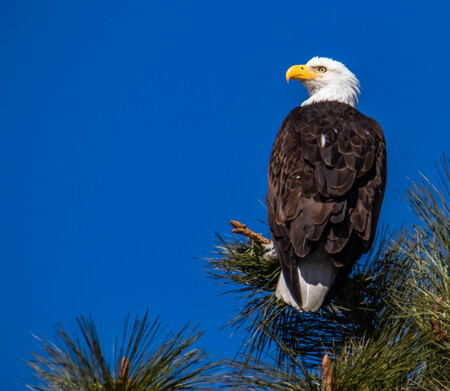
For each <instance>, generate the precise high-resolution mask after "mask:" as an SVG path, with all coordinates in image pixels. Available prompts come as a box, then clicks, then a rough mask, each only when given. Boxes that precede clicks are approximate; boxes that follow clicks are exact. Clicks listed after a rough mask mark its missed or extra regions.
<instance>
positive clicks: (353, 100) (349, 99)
mask: <svg viewBox="0 0 450 391" xmlns="http://www.w3.org/2000/svg"><path fill="white" fill-rule="evenodd" d="M356 82H357V81H356ZM305 87H306V89H307V90H308V94H309V99H307V100H305V101H304V102H303V103H302V106H306V105H310V104H311V103H316V102H323V101H336V102H341V103H347V104H348V105H350V106H353V107H356V105H357V104H358V94H359V88H358V84H357V83H348V84H333V85H329V86H321V87H320V88H315V86H314V85H307V84H306V83H305Z"/></svg>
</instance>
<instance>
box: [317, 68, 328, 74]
mask: <svg viewBox="0 0 450 391" xmlns="http://www.w3.org/2000/svg"><path fill="white" fill-rule="evenodd" d="M326 71H327V68H325V67H317V72H320V73H325V72H326Z"/></svg>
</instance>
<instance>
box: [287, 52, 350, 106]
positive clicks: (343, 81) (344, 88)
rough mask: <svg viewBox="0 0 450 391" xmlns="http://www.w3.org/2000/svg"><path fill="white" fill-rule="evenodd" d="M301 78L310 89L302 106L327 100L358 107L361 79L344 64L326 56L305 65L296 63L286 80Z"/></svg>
mask: <svg viewBox="0 0 450 391" xmlns="http://www.w3.org/2000/svg"><path fill="white" fill-rule="evenodd" d="M289 79H294V80H299V81H301V82H302V83H303V85H304V86H305V87H306V89H307V90H308V94H309V99H307V100H305V101H304V102H303V103H302V106H304V105H308V104H311V103H314V102H321V101H326V100H332V101H338V102H342V103H347V104H349V105H351V106H353V107H356V105H357V103H358V94H359V81H358V79H357V78H356V77H355V75H354V74H353V73H352V72H350V71H349V70H348V69H347V68H346V67H345V65H344V64H342V63H341V62H339V61H334V60H332V59H330V58H325V57H314V58H312V59H311V60H309V61H308V63H307V64H305V65H294V66H292V67H290V68H289V69H288V71H287V72H286V80H287V81H288V82H289Z"/></svg>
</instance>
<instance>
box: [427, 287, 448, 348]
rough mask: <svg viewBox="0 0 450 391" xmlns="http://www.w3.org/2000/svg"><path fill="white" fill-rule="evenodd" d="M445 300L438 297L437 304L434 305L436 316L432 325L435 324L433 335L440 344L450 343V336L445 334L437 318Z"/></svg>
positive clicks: (432, 320)
mask: <svg viewBox="0 0 450 391" xmlns="http://www.w3.org/2000/svg"><path fill="white" fill-rule="evenodd" d="M442 300H443V298H442V296H441V297H438V298H437V299H436V303H435V304H434V313H435V314H436V315H433V318H432V319H431V323H432V324H433V333H434V335H435V336H436V339H437V340H438V341H439V342H446V341H448V335H447V333H446V332H445V330H444V328H443V327H442V325H441V323H440V322H439V320H438V318H437V314H438V312H439V307H440V305H439V304H440V303H441V302H442Z"/></svg>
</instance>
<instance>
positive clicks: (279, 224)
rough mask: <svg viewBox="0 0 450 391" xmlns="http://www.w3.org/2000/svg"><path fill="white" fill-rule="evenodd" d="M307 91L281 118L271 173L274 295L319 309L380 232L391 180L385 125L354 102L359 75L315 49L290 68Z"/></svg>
mask: <svg viewBox="0 0 450 391" xmlns="http://www.w3.org/2000/svg"><path fill="white" fill-rule="evenodd" d="M286 79H287V81H288V82H289V80H290V79H294V80H299V81H301V82H302V83H303V85H304V86H305V87H306V89H307V91H308V94H309V99H307V100H305V101H304V102H303V103H302V105H301V106H300V107H296V108H294V109H293V110H292V111H291V112H290V113H289V115H288V116H287V117H286V119H285V120H284V121H283V123H282V125H281V128H280V130H279V132H278V135H277V137H276V139H275V143H274V145H273V149H272V155H271V157H270V161H269V174H268V195H267V206H268V222H269V227H270V231H271V235H272V239H273V244H274V247H275V249H276V252H277V253H278V258H279V260H280V263H281V275H280V278H279V281H278V285H277V289H276V295H277V297H278V298H280V299H283V300H284V301H285V302H287V303H288V304H290V305H292V306H293V307H295V308H297V309H299V310H301V311H317V310H318V309H319V308H320V307H321V305H322V304H323V303H326V302H328V301H329V300H330V299H331V298H332V296H333V295H334V294H335V292H336V289H338V288H339V286H340V285H341V284H342V283H343V282H344V281H345V280H346V279H347V277H348V275H349V273H350V271H351V268H352V266H353V265H354V264H355V262H356V261H357V260H358V259H359V258H360V257H361V255H362V254H363V253H365V252H367V251H368V250H369V249H370V247H371V245H372V243H373V240H374V236H375V230H376V227H377V222H378V217H379V214H380V209H381V204H382V201H383V196H384V189H385V185H386V144H385V141H384V134H383V130H382V128H381V126H380V125H379V124H378V122H377V121H375V120H374V119H372V118H369V117H366V116H365V115H363V114H361V113H360V112H359V111H358V110H357V109H356V108H355V106H356V104H357V102H358V94H359V82H358V80H357V79H356V77H355V75H354V74H353V73H352V72H350V71H349V70H348V69H347V68H346V67H345V66H344V65H343V64H342V63H340V62H338V61H334V60H331V59H328V58H320V57H314V58H313V59H311V60H310V61H309V62H308V63H307V64H306V65H295V66H292V67H291V68H289V70H288V71H287V73H286Z"/></svg>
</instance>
